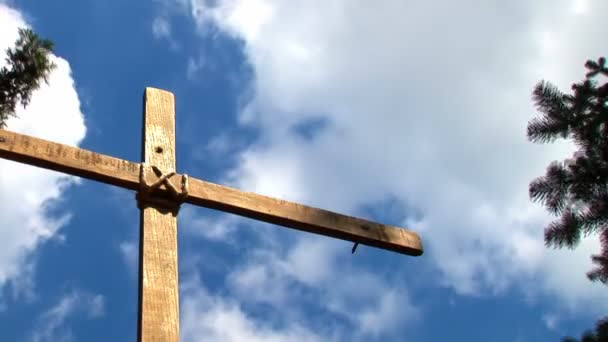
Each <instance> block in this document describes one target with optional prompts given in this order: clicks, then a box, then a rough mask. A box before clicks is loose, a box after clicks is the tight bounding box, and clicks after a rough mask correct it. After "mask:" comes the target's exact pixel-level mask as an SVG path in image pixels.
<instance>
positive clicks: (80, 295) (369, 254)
mask: <svg viewBox="0 0 608 342" xmlns="http://www.w3.org/2000/svg"><path fill="white" fill-rule="evenodd" d="M607 10H608V4H607V3H606V2H605V1H600V0H596V1H593V0H587V1H585V0H575V1H566V0H557V1H556V0H552V1H548V0H546V1H545V0H542V1H536V2H534V3H529V2H528V1H524V0H515V1H511V2H508V3H505V2H501V1H486V2H483V4H480V2H479V1H473V0H465V1H459V2H458V3H457V4H456V3H455V2H452V1H447V0H445V1H444V0H432V1H425V2H419V3H406V2H403V1H398V0H395V1H393V0H383V1H379V2H374V4H372V3H370V2H364V1H358V2H355V1H334V2H331V4H326V3H325V2H323V1H319V2H318V1H303V0H302V1H290V2H282V1H273V0H250V1H245V0H232V1H228V0H218V1H203V0H190V1H188V0H156V1H147V2H146V1H88V0H79V1H76V0H64V1H61V2H50V1H33V0H23V1H0V48H2V49H5V48H6V47H8V46H9V45H10V44H12V42H13V41H14V39H15V37H16V32H17V28H18V27H20V26H29V27H32V28H33V29H34V30H35V31H37V32H38V33H39V34H40V35H41V36H43V37H47V38H50V39H52V40H53V41H54V42H55V45H56V47H55V57H53V58H54V59H55V62H56V64H57V65H58V67H57V69H56V70H55V71H54V73H53V75H52V76H51V79H50V84H49V85H48V86H44V87H43V88H41V89H40V91H38V92H37V93H36V94H35V96H34V98H33V101H32V104H31V106H30V107H28V108H27V109H24V110H21V109H20V111H19V113H18V114H19V118H17V119H13V120H11V121H10V122H9V129H11V130H15V131H19V132H24V133H27V134H31V135H35V136H38V137H42V138H46V139H50V140H54V141H58V142H62V143H67V144H70V145H78V146H81V147H83V148H86V149H90V150H94V151H97V152H100V153H104V154H108V155H112V156H115V157H119V158H124V159H128V160H132V161H139V156H140V148H141V146H140V131H141V106H142V103H141V97H142V94H143V90H144V88H145V87H146V86H153V87H157V88H162V89H166V90H169V91H171V92H173V93H174V94H175V96H176V110H177V114H176V115H177V116H176V126H177V127H176V130H177V164H178V172H181V173H188V174H189V175H192V176H194V177H197V178H202V179H205V180H210V181H213V182H220V183H222V184H228V185H231V186H235V187H238V188H241V189H244V190H248V191H256V192H259V193H263V194H266V195H272V196H276V197H281V198H284V199H289V200H294V201H299V202H303V203H305V204H309V205H313V206H317V207H323V208H327V209H330V210H335V211H340V212H343V213H347V214H354V215H357V216H361V217H365V218H368V219H373V220H377V221H381V222H384V223H388V224H394V225H400V226H406V227H408V228H410V229H413V230H415V231H417V232H418V233H419V234H420V235H421V237H422V239H423V242H424V244H425V254H424V255H423V256H422V257H418V258H412V257H407V256H402V255H397V254H393V253H389V252H385V251H380V250H376V249H372V248H369V247H366V246H360V247H359V248H358V250H357V253H356V254H355V255H351V254H350V248H351V244H350V243H346V242H343V241H338V240H333V239H328V238H324V237H316V236H312V235H310V234H305V233H301V232H296V231H290V230H287V229H282V228H278V227H274V226H270V225H267V224H262V223H256V222H253V221H250V220H245V219H241V218H238V217H235V216H230V215H226V214H222V213H218V212H214V211H211V210H207V209H203V208H194V207H191V206H185V207H183V208H182V211H181V212H180V217H179V248H180V249H179V267H180V272H179V277H180V285H181V288H180V311H181V313H180V314H181V339H182V340H183V341H199V340H206V341H207V340H212V341H214V340H215V341H332V340H333V341H444V340H447V339H449V340H456V341H458V340H465V339H467V340H472V341H540V340H543V341H551V340H553V341H557V340H559V338H560V337H561V336H563V335H566V334H571V335H578V334H579V333H580V332H581V331H582V330H583V329H585V328H588V327H590V326H591V325H592V324H593V322H594V321H595V320H596V319H597V318H599V317H600V315H602V314H605V313H606V310H607V309H608V304H607V303H608V292H607V291H606V288H605V287H602V286H599V285H597V284H591V283H589V282H588V281H587V279H586V277H585V272H586V271H587V270H588V269H589V268H590V267H591V264H590V261H589V255H590V254H592V253H596V252H597V251H598V250H599V248H598V246H599V244H598V242H597V241H596V239H595V237H590V238H587V239H585V240H584V241H583V242H582V243H581V245H580V246H579V248H578V249H577V250H575V251H555V250H547V249H545V247H544V246H543V241H542V228H543V227H544V225H545V224H546V223H547V222H549V220H550V219H551V218H550V217H549V216H548V215H547V214H546V213H545V212H544V210H543V209H542V208H541V207H539V206H537V205H534V204H532V203H530V202H529V200H528V197H527V184H528V182H529V181H530V180H531V179H533V178H534V177H536V176H539V175H541V174H542V173H543V172H544V169H545V167H546V165H547V164H548V163H549V162H550V161H552V160H555V159H563V158H566V157H569V156H570V154H571V153H572V147H571V146H570V145H569V144H568V143H563V142H560V143H557V144H553V145H547V146H540V145H532V144H530V143H528V142H526V139H525V127H526V124H527V121H528V120H529V119H531V118H532V117H533V116H535V111H534V108H533V107H532V105H531V101H530V91H531V89H532V87H533V86H534V84H535V83H536V82H537V81H539V80H540V79H543V78H545V79H548V80H551V81H553V82H555V83H556V84H558V85H559V86H560V87H562V89H566V87H567V86H568V85H569V84H570V83H572V82H573V81H578V80H579V79H581V78H582V77H583V73H584V70H583V68H582V63H583V62H584V61H585V60H586V59H587V58H597V57H599V56H601V55H606V51H605V50H602V47H601V46H600V47H598V46H596V45H597V44H594V43H595V42H599V41H603V40H602V39H603V38H604V37H605V35H606V33H608V25H607V24H606V23H605V20H603V18H602V15H601V14H602V13H606V11H607ZM583 36H584V37H586V38H585V39H581V37H583ZM0 202H2V203H3V206H2V207H1V208H0V336H1V338H0V339H1V340H3V341H108V340H111V341H132V340H134V339H135V337H136V325H137V312H136V310H137V278H136V269H137V260H136V255H137V240H136V238H137V236H138V212H137V208H136V205H135V201H134V194H133V193H131V192H129V191H125V190H121V189H116V188H113V187H110V186H107V185H104V184H98V183H94V182H92V181H87V180H77V179H74V178H69V177H65V176H62V175H60V174H57V173H53V172H49V171H44V170H39V169H36V168H32V167H29V166H24V165H17V164H15V163H12V162H7V161H0Z"/></svg>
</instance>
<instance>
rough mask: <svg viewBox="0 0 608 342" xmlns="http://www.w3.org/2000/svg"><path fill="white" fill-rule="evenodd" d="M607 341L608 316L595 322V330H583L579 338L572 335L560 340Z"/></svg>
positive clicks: (574, 341)
mask: <svg viewBox="0 0 608 342" xmlns="http://www.w3.org/2000/svg"><path fill="white" fill-rule="evenodd" d="M579 341H580V342H608V318H604V319H602V320H600V321H598V322H597V323H596V324H595V331H591V330H588V331H585V332H584V333H583V336H581V339H580V340H577V339H576V338H574V337H566V338H564V339H562V342H579Z"/></svg>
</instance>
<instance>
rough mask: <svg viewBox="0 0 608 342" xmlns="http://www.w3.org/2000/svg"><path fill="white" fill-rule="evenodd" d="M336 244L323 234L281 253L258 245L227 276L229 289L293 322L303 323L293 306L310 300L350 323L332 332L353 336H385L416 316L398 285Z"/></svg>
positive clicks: (301, 314)
mask: <svg viewBox="0 0 608 342" xmlns="http://www.w3.org/2000/svg"><path fill="white" fill-rule="evenodd" d="M336 245H339V246H341V247H343V243H341V242H337V241H334V240H328V239H327V238H324V237H318V236H305V237H303V238H300V239H298V240H297V241H296V243H295V245H293V246H289V247H287V248H283V249H282V251H281V250H277V248H275V247H271V248H268V247H264V248H260V249H257V250H255V251H254V252H252V253H251V254H249V255H247V256H246V258H247V260H248V262H247V263H245V264H243V265H241V266H239V267H237V268H235V269H234V270H233V271H232V272H231V273H230V274H229V275H228V276H227V282H228V285H229V288H230V289H231V291H232V293H233V294H234V295H236V297H237V298H238V299H239V300H240V302H241V303H245V304H267V305H271V306H272V307H273V308H274V309H275V310H280V311H281V312H282V315H285V316H287V317H293V318H292V320H295V321H305V319H304V317H305V316H306V315H305V314H304V311H303V310H302V309H298V307H300V306H303V305H304V303H307V302H310V301H314V302H315V303H318V304H316V305H317V306H318V307H319V308H320V309H322V310H324V311H325V312H326V313H328V314H331V315H334V316H335V317H336V319H342V320H346V321H347V322H349V323H350V324H351V325H352V328H351V329H350V331H345V329H344V327H345V326H344V325H339V324H336V326H335V327H334V328H335V331H334V333H338V334H339V335H341V336H343V335H347V336H351V338H355V339H357V340H369V337H370V336H373V337H378V336H386V335H390V334H392V333H394V332H396V331H397V330H398V329H403V328H404V327H405V326H406V325H407V324H409V323H411V322H412V321H413V320H415V319H416V318H418V317H419V316H420V310H419V309H418V308H417V307H416V306H415V305H414V304H413V303H412V302H411V300H410V298H409V294H408V291H407V290H406V287H405V286H404V284H403V283H400V282H396V281H395V280H394V279H386V278H385V279H380V277H378V276H377V275H375V274H374V273H372V272H370V271H369V270H366V269H364V268H362V267H357V266H354V264H350V263H349V260H351V263H352V257H351V255H350V253H348V251H347V250H344V249H339V248H336ZM332 317H333V316H332ZM306 321H308V322H309V324H311V322H314V319H312V318H310V317H307V319H306ZM402 332H403V330H401V333H402Z"/></svg>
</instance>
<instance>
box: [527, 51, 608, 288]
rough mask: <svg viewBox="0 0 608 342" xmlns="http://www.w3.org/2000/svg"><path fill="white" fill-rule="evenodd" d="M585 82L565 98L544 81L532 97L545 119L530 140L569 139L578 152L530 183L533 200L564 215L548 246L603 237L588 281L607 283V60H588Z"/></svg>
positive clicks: (550, 230) (532, 128)
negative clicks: (604, 80) (599, 80)
mask: <svg viewBox="0 0 608 342" xmlns="http://www.w3.org/2000/svg"><path fill="white" fill-rule="evenodd" d="M585 67H586V68H587V69H588V70H589V71H588V73H587V74H586V77H585V80H583V81H582V82H580V83H576V84H574V85H573V86H572V94H564V93H562V92H561V91H560V90H559V89H557V87H555V86H553V85H552V84H550V83H548V82H545V81H542V82H540V83H539V84H537V85H536V88H535V89H534V92H533V99H534V103H535V104H536V107H537V108H538V110H539V111H540V112H541V113H542V116H541V117H539V118H535V119H533V120H532V121H530V122H529V124H528V139H530V140H531V141H533V142H540V143H547V142H552V141H554V140H555V139H558V138H563V139H566V138H570V139H572V140H573V141H574V142H575V144H576V145H577V146H578V148H579V150H578V151H577V152H576V153H575V154H574V156H573V157H572V158H570V159H566V160H565V161H562V162H557V161H556V162H553V163H551V164H550V165H549V167H548V168H547V172H546V174H545V176H543V177H539V178H537V179H535V180H534V181H532V183H531V184H530V189H529V190H530V198H532V200H534V201H537V202H541V203H542V204H544V205H545V207H547V209H548V210H549V211H550V212H551V213H553V214H555V215H557V216H560V219H559V220H557V221H554V222H552V223H551V224H549V226H548V227H547V228H546V229H545V244H546V245H547V246H551V247H558V248H561V247H568V248H574V247H576V245H577V244H578V243H579V241H580V238H581V237H582V236H586V235H589V234H598V235H599V236H600V241H601V245H602V251H601V254H600V255H595V256H593V257H592V260H593V263H594V264H595V265H596V266H597V268H595V269H593V270H592V271H590V272H589V273H587V276H588V277H589V279H591V280H592V281H600V282H602V283H604V284H608V83H607V82H604V83H603V84H601V85H600V84H599V83H598V78H600V77H602V76H608V68H607V67H606V59H605V58H604V57H602V58H600V59H598V61H597V62H595V61H591V60H590V61H587V63H586V64H585Z"/></svg>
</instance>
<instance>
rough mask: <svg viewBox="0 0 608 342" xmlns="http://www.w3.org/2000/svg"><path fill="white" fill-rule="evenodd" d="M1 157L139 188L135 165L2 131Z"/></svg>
mask: <svg viewBox="0 0 608 342" xmlns="http://www.w3.org/2000/svg"><path fill="white" fill-rule="evenodd" d="M0 158H4V159H8V160H13V161H16V162H20V163H24V164H29V165H34V166H38V167H42V168H45V169H49V170H54V171H58V172H63V173H67V174H71V175H74V176H79V177H84V178H88V179H92V180H96V181H99V182H104V183H108V184H112V185H116V186H120V187H123V188H127V189H131V190H137V189H138V188H139V164H138V163H133V162H130V161H126V160H122V159H118V158H114V157H110V156H106V155H103V154H99V153H95V152H92V151H88V150H85V149H81V148H78V147H72V146H68V145H63V144H58V143H55V142H51V141H47V140H43V139H38V138H34V137H31V136H28V135H25V134H19V133H15V132H11V131H7V130H3V129H0Z"/></svg>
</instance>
